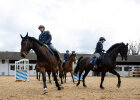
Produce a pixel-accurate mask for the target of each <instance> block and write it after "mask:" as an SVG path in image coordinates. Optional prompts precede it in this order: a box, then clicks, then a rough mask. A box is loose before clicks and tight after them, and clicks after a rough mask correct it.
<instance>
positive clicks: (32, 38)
mask: <svg viewBox="0 0 140 100" xmlns="http://www.w3.org/2000/svg"><path fill="white" fill-rule="evenodd" d="M28 38H29V39H31V40H34V41H36V42H37V43H38V44H40V45H41V46H43V45H44V44H43V43H41V42H40V41H39V40H37V39H36V38H34V37H30V36H28Z"/></svg>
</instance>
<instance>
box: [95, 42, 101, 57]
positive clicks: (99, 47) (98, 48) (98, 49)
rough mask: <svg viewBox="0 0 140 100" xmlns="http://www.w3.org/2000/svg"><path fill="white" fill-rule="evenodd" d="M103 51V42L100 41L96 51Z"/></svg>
mask: <svg viewBox="0 0 140 100" xmlns="http://www.w3.org/2000/svg"><path fill="white" fill-rule="evenodd" d="M102 52H103V44H102V42H101V41H99V42H98V43H97V45H96V50H95V53H99V54H100V55H101V54H102Z"/></svg>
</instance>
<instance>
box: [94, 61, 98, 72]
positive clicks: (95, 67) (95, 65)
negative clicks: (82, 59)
mask: <svg viewBox="0 0 140 100" xmlns="http://www.w3.org/2000/svg"><path fill="white" fill-rule="evenodd" d="M97 60H98V58H95V60H94V65H93V70H96V69H97V67H98V66H97Z"/></svg>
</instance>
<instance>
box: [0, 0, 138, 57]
mask: <svg viewBox="0 0 140 100" xmlns="http://www.w3.org/2000/svg"><path fill="white" fill-rule="evenodd" d="M39 25H44V26H45V27H46V30H49V31H50V32H51V35H52V43H53V45H54V46H55V47H56V48H57V49H58V51H60V52H62V53H64V52H65V51H66V50H70V51H72V50H75V51H76V52H77V53H90V54H91V53H93V52H94V50H95V47H96V43H97V42H98V40H99V37H105V38H106V42H105V43H104V49H105V50H107V49H108V48H109V47H110V46H111V45H113V44H115V43H119V42H124V43H129V41H130V40H131V41H140V30H139V29H140V0H0V51H20V48H21V38H20V34H22V35H23V36H25V35H26V33H27V32H28V33H29V36H32V37H35V38H37V39H38V36H39V34H40V31H39V30H38V26H39Z"/></svg>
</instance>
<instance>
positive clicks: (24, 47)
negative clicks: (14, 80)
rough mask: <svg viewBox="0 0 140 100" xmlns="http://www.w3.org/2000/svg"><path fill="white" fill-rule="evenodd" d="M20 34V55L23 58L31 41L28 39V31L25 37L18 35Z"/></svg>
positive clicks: (28, 49) (29, 48) (29, 47)
mask: <svg viewBox="0 0 140 100" xmlns="http://www.w3.org/2000/svg"><path fill="white" fill-rule="evenodd" d="M20 36H21V38H22V41H21V51H20V56H21V57H23V58H25V57H26V55H27V54H28V53H29V51H30V50H31V43H30V41H29V37H28V32H27V34H26V36H25V37H23V36H22V35H20Z"/></svg>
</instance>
